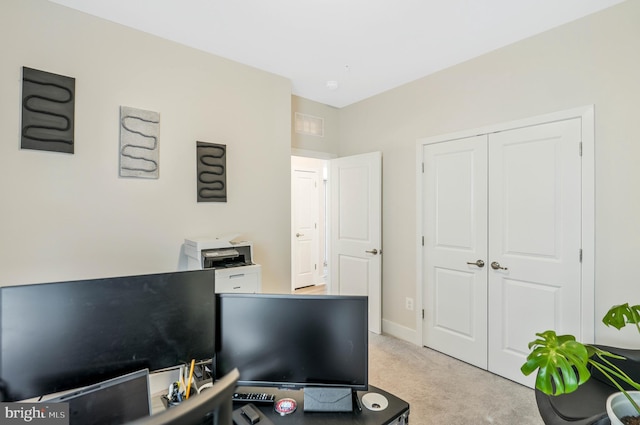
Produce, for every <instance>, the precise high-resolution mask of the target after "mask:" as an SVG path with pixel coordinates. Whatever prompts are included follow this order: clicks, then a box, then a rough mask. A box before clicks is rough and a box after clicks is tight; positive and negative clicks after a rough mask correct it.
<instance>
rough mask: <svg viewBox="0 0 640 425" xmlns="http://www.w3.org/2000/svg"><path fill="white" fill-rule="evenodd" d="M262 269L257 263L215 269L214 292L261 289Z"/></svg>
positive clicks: (245, 291)
mask: <svg viewBox="0 0 640 425" xmlns="http://www.w3.org/2000/svg"><path fill="white" fill-rule="evenodd" d="M261 274H262V270H261V267H260V265H259V264H254V265H251V266H243V267H232V268H228V269H216V293H218V294H219V293H227V292H242V293H249V294H250V293H259V292H260V291H261V281H262V278H261Z"/></svg>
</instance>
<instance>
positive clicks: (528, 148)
mask: <svg viewBox="0 0 640 425" xmlns="http://www.w3.org/2000/svg"><path fill="white" fill-rule="evenodd" d="M580 141H581V122H580V119H573V120H565V121H559V122H553V123H547V124H540V125H535V126H529V127H524V128H520V129H516V130H507V131H503V132H498V133H492V134H489V135H484V136H478V137H471V138H467V139H463V140H455V141H450V142H443V143H439V144H434V145H427V146H425V147H424V148H423V159H424V163H425V172H424V177H423V179H424V181H423V187H424V191H425V196H424V205H423V211H424V217H423V220H424V223H423V228H424V229H425V249H424V255H425V258H424V259H423V264H424V265H425V269H424V279H425V284H424V288H425V291H424V297H425V299H424V300H423V304H424V306H425V307H426V310H427V311H426V312H425V326H424V328H423V333H424V335H423V341H424V342H425V345H427V346H430V347H431V346H433V348H436V349H438V350H441V351H443V352H445V353H447V354H450V355H452V356H454V357H457V358H460V359H462V360H465V361H468V362H469V363H472V364H475V365H477V366H479V367H483V368H487V369H488V370H490V371H491V372H494V373H497V374H499V375H502V376H504V377H507V378H509V379H512V380H514V381H517V382H521V383H523V384H525V385H531V384H532V383H533V379H534V378H533V377H524V376H523V375H522V373H521V372H520V366H521V365H522V364H523V363H524V360H525V357H526V355H527V353H528V348H527V344H528V342H529V341H531V340H533V339H534V338H535V333H536V332H541V331H544V330H546V329H556V330H558V331H560V332H571V333H574V334H577V335H580V334H581V308H580V305H581V303H580V296H581V293H580V291H581V267H580V252H581V160H580V153H579V152H580V150H579V147H580ZM483 152H484V157H483ZM482 186H484V188H483V187H482ZM478 197H480V198H482V199H478ZM483 203H485V205H484V206H483ZM482 208H484V209H485V211H486V213H482V212H481V211H479V210H481V209H482ZM483 245H484V246H483ZM483 253H484V254H485V255H484V256H483V255H482V254H483ZM477 260H481V261H483V262H484V266H483V267H480V266H476V265H474V264H473V262H474V261H477ZM467 263H472V264H467ZM478 264H480V263H478ZM482 275H484V277H482ZM482 302H484V306H482ZM483 326H484V327H485V329H486V333H483V331H482V329H481V328H482V327H483ZM483 352H484V353H485V354H483ZM483 363H484V364H483Z"/></svg>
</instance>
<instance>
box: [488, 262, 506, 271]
mask: <svg viewBox="0 0 640 425" xmlns="http://www.w3.org/2000/svg"><path fill="white" fill-rule="evenodd" d="M491 268H492V269H493V270H509V269H508V268H506V267H502V266H501V265H500V263H498V262H497V261H494V262H493V263H491Z"/></svg>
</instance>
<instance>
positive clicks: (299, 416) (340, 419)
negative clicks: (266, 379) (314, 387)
mask: <svg viewBox="0 0 640 425" xmlns="http://www.w3.org/2000/svg"><path fill="white" fill-rule="evenodd" d="M237 392H242V393H267V394H273V395H275V396H276V401H277V400H279V399H282V398H292V399H294V400H295V401H296V402H297V404H298V407H297V409H296V411H295V412H293V413H291V414H288V415H285V416H281V415H280V414H279V413H277V412H276V411H275V410H274V406H273V404H262V403H253V405H254V406H256V407H258V408H259V409H260V412H261V413H262V414H263V415H265V416H266V417H267V418H269V419H270V420H271V421H272V422H273V423H274V424H276V425H278V424H292V425H293V424H304V425H321V424H332V425H337V424H341V423H345V424H361V425H364V424H366V425H374V424H376V425H387V424H394V425H395V424H398V425H404V424H405V423H408V415H409V403H407V402H406V401H404V400H402V399H400V398H398V397H396V396H394V395H393V394H390V393H388V392H386V391H384V390H381V389H379V388H377V387H374V386H371V385H370V386H369V391H358V399H360V400H362V396H363V395H365V394H366V393H369V392H374V393H379V394H382V395H384V396H385V397H386V398H387V400H388V401H389V406H388V407H387V408H386V409H384V410H381V411H372V410H369V409H367V408H366V407H364V406H362V410H358V408H357V407H356V406H355V404H354V410H353V412H346V413H345V412H342V413H338V412H305V411H304V392H303V391H302V390H279V389H276V388H264V387H259V388H258V387H238V389H237ZM361 404H362V403H361ZM241 406H242V404H241V403H234V406H233V408H234V409H237V408H239V407H241ZM399 417H404V418H406V420H399V421H398V418H399ZM247 423H248V422H247ZM259 424H260V422H258V423H256V425H259Z"/></svg>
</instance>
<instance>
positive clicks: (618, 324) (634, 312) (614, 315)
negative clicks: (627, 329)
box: [602, 303, 640, 330]
mask: <svg viewBox="0 0 640 425" xmlns="http://www.w3.org/2000/svg"><path fill="white" fill-rule="evenodd" d="M602 323H604V324H605V325H607V326H613V327H614V328H616V329H618V330H619V329H622V328H623V327H624V326H625V325H626V324H627V323H633V324H636V325H638V324H639V323H640V305H634V306H629V303H625V304H622V305H614V306H613V307H611V308H610V309H609V311H608V312H607V314H606V315H605V316H604V317H603V318H602Z"/></svg>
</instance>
